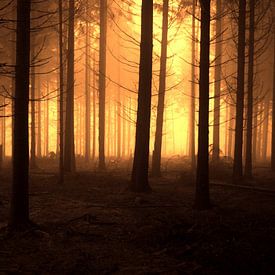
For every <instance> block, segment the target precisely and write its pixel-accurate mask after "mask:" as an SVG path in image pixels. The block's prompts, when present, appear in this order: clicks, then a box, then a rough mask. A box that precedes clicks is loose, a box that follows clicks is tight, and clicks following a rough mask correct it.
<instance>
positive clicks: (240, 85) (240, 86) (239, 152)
mask: <svg viewBox="0 0 275 275" xmlns="http://www.w3.org/2000/svg"><path fill="white" fill-rule="evenodd" d="M245 17H246V0H239V19H238V26H239V34H238V72H237V103H236V104H237V105H236V129H235V150H234V166H233V178H234V180H236V181H238V180H240V179H242V177H243V161H242V157H243V112H244V71H245Z"/></svg>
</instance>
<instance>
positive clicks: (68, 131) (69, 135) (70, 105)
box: [64, 0, 75, 172]
mask: <svg viewBox="0 0 275 275" xmlns="http://www.w3.org/2000/svg"><path fill="white" fill-rule="evenodd" d="M74 16H75V1H74V0H70V2H69V28H68V66H67V98H66V127H65V148H64V170H65V171H66V172H75V148H74Z"/></svg>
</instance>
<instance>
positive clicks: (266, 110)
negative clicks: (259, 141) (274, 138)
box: [262, 95, 270, 162]
mask: <svg viewBox="0 0 275 275" xmlns="http://www.w3.org/2000/svg"><path fill="white" fill-rule="evenodd" d="M269 103H270V99H269V95H267V96H266V98H265V101H264V122H263V123H264V125H263V146H262V149H263V152H262V156H263V161H265V162H266V158H267V143H268V125H269Z"/></svg>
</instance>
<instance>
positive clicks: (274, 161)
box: [271, 27, 275, 172]
mask: <svg viewBox="0 0 275 275" xmlns="http://www.w3.org/2000/svg"><path fill="white" fill-rule="evenodd" d="M273 36H274V38H273V99H272V143H271V169H272V171H274V172H275V27H273Z"/></svg>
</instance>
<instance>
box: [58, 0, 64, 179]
mask: <svg viewBox="0 0 275 275" xmlns="http://www.w3.org/2000/svg"><path fill="white" fill-rule="evenodd" d="M58 9H59V35H58V38H59V42H58V43H59V45H58V46H59V112H60V114H59V131H60V133H59V183H63V182H64V110H63V106H64V65H63V6H62V0H59V1H58Z"/></svg>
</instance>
